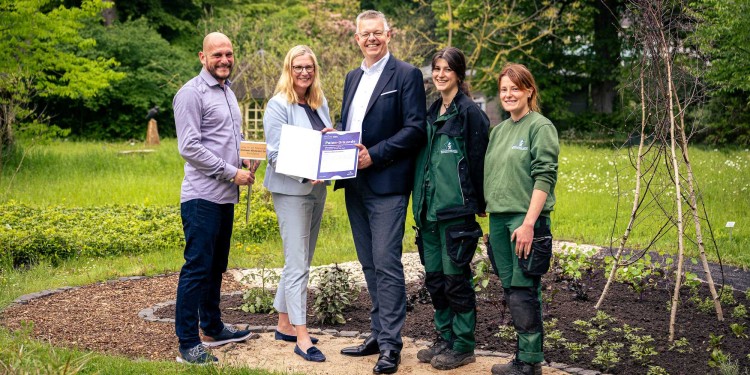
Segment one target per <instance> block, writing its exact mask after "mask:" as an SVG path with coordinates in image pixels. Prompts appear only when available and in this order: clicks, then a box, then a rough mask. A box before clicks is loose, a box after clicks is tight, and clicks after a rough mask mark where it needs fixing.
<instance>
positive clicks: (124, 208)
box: [0, 187, 279, 269]
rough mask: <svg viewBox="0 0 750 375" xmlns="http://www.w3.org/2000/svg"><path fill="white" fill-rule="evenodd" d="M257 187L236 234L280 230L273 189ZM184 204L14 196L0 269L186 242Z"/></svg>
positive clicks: (0, 217)
mask: <svg viewBox="0 0 750 375" xmlns="http://www.w3.org/2000/svg"><path fill="white" fill-rule="evenodd" d="M257 189H258V190H255V189H254V194H253V195H252V200H251V204H252V207H251V215H250V220H249V221H248V222H245V212H246V202H247V200H245V194H246V189H243V190H244V191H245V192H243V194H242V200H241V201H240V204H238V205H237V207H235V226H234V231H233V239H235V240H241V241H243V242H251V243H252V242H255V243H258V242H262V241H265V240H266V239H268V238H271V237H272V236H277V235H278V233H279V230H278V224H277V221H276V214H275V212H274V211H273V203H272V202H271V198H270V194H269V193H268V192H267V191H265V190H263V189H262V188H261V187H258V188H257ZM184 244H185V240H184V234H183V231H182V219H181V217H180V207H179V205H177V204H175V205H170V206H138V205H108V206H101V207H76V208H71V207H63V206H49V207H43V208H35V207H31V206H27V205H24V204H18V203H15V202H13V201H10V202H8V203H3V204H0V269H2V268H8V267H14V268H19V267H28V266H30V265H33V264H36V263H38V262H40V261H48V262H51V263H52V264H59V263H60V262H61V261H63V260H65V259H69V258H72V257H84V258H89V257H104V256H113V255H122V254H142V253H145V252H149V251H156V250H161V249H167V248H175V247H183V246H184Z"/></svg>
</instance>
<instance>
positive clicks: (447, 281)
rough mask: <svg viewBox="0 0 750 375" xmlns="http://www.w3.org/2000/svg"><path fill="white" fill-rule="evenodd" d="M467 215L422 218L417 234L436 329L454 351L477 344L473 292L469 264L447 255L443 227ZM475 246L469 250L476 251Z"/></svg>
mask: <svg viewBox="0 0 750 375" xmlns="http://www.w3.org/2000/svg"><path fill="white" fill-rule="evenodd" d="M468 220H471V221H474V217H473V215H472V216H471V217H470V218H457V219H450V220H441V221H428V220H426V219H424V218H423V220H422V227H421V228H420V233H419V235H420V237H421V239H422V246H423V251H424V268H425V286H426V287H427V291H429V293H430V297H431V298H432V305H433V306H434V308H435V329H436V330H437V332H438V334H439V335H440V336H442V338H443V339H445V340H447V341H449V342H452V345H453V346H452V348H453V350H455V351H457V352H461V353H466V352H471V351H473V350H474V348H475V346H476V341H475V338H474V330H475V328H476V321H477V319H476V316H477V313H476V294H475V293H474V286H473V285H472V281H471V267H470V265H468V264H467V265H465V266H463V267H458V266H456V264H455V263H454V262H453V261H451V259H450V257H449V256H448V249H447V247H446V230H447V228H449V227H453V226H455V225H462V224H466V223H467V221H468ZM475 250H476V248H474V249H471V251H475Z"/></svg>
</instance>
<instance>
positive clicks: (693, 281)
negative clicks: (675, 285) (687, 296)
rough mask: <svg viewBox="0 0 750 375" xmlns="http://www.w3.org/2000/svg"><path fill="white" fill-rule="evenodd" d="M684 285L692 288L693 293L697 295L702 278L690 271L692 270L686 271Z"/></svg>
mask: <svg viewBox="0 0 750 375" xmlns="http://www.w3.org/2000/svg"><path fill="white" fill-rule="evenodd" d="M683 285H684V286H685V287H687V288H688V289H690V291H691V292H692V294H694V295H695V294H697V293H698V288H699V287H700V286H701V279H699V278H698V275H697V274H695V273H693V272H690V271H686V272H685V280H684V281H683Z"/></svg>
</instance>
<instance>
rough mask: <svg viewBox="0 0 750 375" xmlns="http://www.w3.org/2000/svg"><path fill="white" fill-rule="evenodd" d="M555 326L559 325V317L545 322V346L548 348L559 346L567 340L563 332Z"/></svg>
mask: <svg viewBox="0 0 750 375" xmlns="http://www.w3.org/2000/svg"><path fill="white" fill-rule="evenodd" d="M555 327H557V318H552V319H549V320H547V321H545V322H544V348H545V349H547V350H552V349H556V348H559V347H561V346H562V345H563V343H565V342H566V341H567V340H566V339H565V337H563V332H562V331H561V330H559V329H555Z"/></svg>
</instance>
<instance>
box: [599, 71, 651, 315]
mask: <svg viewBox="0 0 750 375" xmlns="http://www.w3.org/2000/svg"><path fill="white" fill-rule="evenodd" d="M643 69H645V68H644V67H643V66H641V72H640V82H641V142H640V144H639V145H638V155H637V156H636V161H635V163H636V164H635V193H634V196H633V209H632V210H631V211H630V221H628V226H627V228H625V233H623V235H622V239H621V240H620V247H619V248H618V249H617V254H616V255H615V261H614V263H613V264H612V270H611V271H610V272H609V277H608V278H607V283H606V284H605V285H604V290H602V295H601V296H599V301H597V302H596V306H594V309H597V310H598V309H599V307H601V305H602V303H603V302H604V297H605V296H606V295H607V292H608V291H609V286H610V285H611V284H612V281H613V280H614V279H615V275H616V274H617V269H618V268H619V267H620V258H621V257H622V250H623V249H624V248H625V243H627V241H628V238H629V237H630V232H631V231H632V230H633V224H634V223H635V218H636V216H637V214H638V207H639V206H640V203H639V202H640V198H641V178H642V177H643V172H642V170H641V168H642V167H641V165H642V161H643V144H644V143H645V140H646V94H645V88H644V87H645V86H644V85H645V84H644V78H643Z"/></svg>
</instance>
